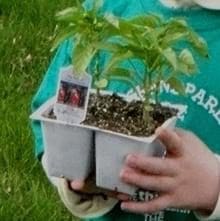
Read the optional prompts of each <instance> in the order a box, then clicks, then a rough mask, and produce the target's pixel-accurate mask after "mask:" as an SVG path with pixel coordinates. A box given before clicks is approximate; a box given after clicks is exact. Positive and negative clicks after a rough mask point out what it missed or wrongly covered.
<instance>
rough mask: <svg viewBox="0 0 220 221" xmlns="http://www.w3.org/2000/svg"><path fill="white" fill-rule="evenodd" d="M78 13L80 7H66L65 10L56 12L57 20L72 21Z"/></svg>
mask: <svg viewBox="0 0 220 221" xmlns="http://www.w3.org/2000/svg"><path fill="white" fill-rule="evenodd" d="M77 14H78V15H79V9H78V8H76V7H71V8H66V9H64V10H63V11H60V12H58V13H57V14H56V20H57V21H66V22H70V21H72V20H73V19H74V18H75V17H78V15H77Z"/></svg>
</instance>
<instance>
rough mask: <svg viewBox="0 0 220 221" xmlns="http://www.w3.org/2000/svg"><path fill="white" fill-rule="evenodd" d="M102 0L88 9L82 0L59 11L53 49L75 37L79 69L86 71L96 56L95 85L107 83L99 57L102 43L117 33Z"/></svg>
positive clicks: (76, 61)
mask: <svg viewBox="0 0 220 221" xmlns="http://www.w3.org/2000/svg"><path fill="white" fill-rule="evenodd" d="M102 5H103V1H102V0H94V2H93V5H92V7H91V8H90V9H85V8H84V7H83V6H82V4H81V2H79V1H76V5H75V6H74V7H71V8H67V9H65V10H63V11H61V12H59V13H58V14H57V15H56V19H57V21H58V22H59V24H60V25H61V28H60V31H59V34H58V35H57V38H56V39H55V42H54V46H53V49H55V48H57V46H58V45H59V44H60V43H62V42H63V41H64V40H65V39H67V38H73V40H74V45H75V47H74V49H73V53H74V56H73V61H72V63H73V66H74V69H75V70H76V72H77V73H79V74H83V73H85V71H86V69H87V68H88V66H89V64H90V63H91V61H92V60H95V69H94V73H93V85H94V86H95V87H96V88H97V89H98V92H99V89H100V88H102V87H105V85H106V82H105V80H100V75H101V68H100V65H99V57H100V53H101V47H102V45H104V44H105V42H106V41H107V40H108V39H109V38H110V37H113V36H115V35H117V34H118V29H117V28H116V27H115V25H114V24H113V20H112V18H111V15H108V14H104V13H102V12H101V8H102Z"/></svg>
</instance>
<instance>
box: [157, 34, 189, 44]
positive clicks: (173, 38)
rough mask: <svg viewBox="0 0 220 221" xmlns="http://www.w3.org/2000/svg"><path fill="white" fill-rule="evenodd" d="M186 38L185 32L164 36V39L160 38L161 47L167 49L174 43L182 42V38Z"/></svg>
mask: <svg viewBox="0 0 220 221" xmlns="http://www.w3.org/2000/svg"><path fill="white" fill-rule="evenodd" d="M186 36H187V33H186V32H183V33H181V32H177V33H172V34H166V36H165V37H163V38H162V43H161V44H162V46H165V47H167V46H168V45H174V44H175V43H177V42H179V41H181V40H184V38H185V37H186Z"/></svg>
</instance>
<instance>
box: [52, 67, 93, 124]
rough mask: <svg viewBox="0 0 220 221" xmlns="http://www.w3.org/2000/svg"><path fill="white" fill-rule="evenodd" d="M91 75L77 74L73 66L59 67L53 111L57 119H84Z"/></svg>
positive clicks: (77, 121) (75, 120)
mask: <svg viewBox="0 0 220 221" xmlns="http://www.w3.org/2000/svg"><path fill="white" fill-rule="evenodd" d="M91 82H92V77H91V75H89V74H87V73H84V74H81V75H78V74H77V73H76V72H75V71H74V68H73V66H68V67H66V68H61V70H60V78H59V81H58V87H57V96H56V103H55V105H54V113H55V115H56V117H57V119H58V120H61V121H65V122H67V123H81V122H82V121H84V120H85V117H86V113H87V107H88V101H89V90H90V88H91Z"/></svg>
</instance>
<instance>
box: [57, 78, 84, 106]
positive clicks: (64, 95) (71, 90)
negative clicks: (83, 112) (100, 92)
mask: <svg viewBox="0 0 220 221" xmlns="http://www.w3.org/2000/svg"><path fill="white" fill-rule="evenodd" d="M87 91H88V87H84V86H81V85H77V84H74V83H72V82H66V81H61V82H60V87H59V91H58V98H57V102H58V103H59V104H64V105H68V106H71V107H77V108H82V109H84V108H85V103H86V102H85V101H86V95H87Z"/></svg>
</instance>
